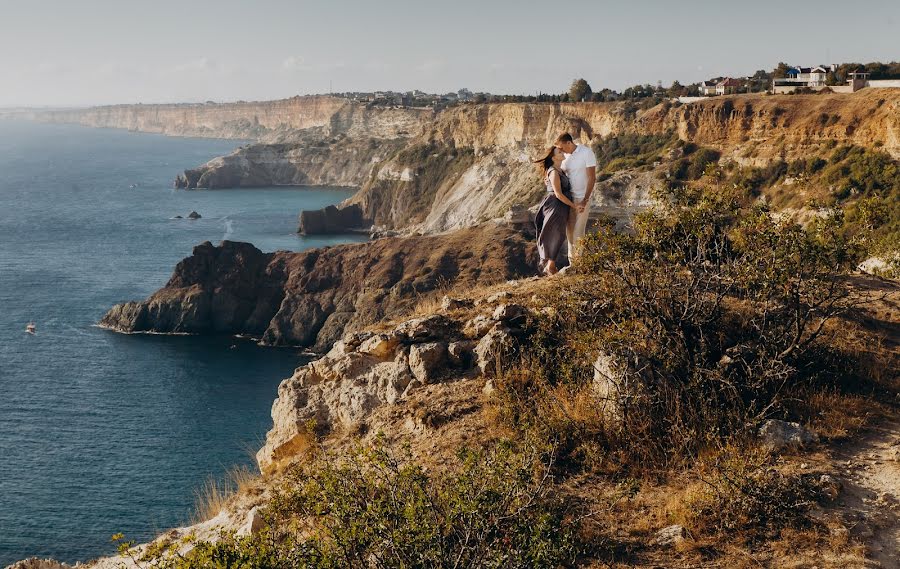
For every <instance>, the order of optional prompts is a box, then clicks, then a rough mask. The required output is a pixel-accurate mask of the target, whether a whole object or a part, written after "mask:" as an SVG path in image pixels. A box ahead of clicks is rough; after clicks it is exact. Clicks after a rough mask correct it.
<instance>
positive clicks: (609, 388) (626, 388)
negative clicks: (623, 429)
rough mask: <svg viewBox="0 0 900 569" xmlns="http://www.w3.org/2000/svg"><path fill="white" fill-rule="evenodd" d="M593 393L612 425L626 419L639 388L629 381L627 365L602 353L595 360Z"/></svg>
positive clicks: (612, 356)
mask: <svg viewBox="0 0 900 569" xmlns="http://www.w3.org/2000/svg"><path fill="white" fill-rule="evenodd" d="M591 391H592V392H593V395H594V397H595V398H596V399H597V401H598V404H599V406H600V410H601V413H602V414H603V416H604V417H605V418H606V419H607V420H608V421H610V423H612V424H619V423H621V422H622V420H623V419H624V418H625V414H626V413H627V410H628V407H629V406H630V405H632V404H633V403H634V400H635V399H636V398H637V397H638V395H639V393H638V386H637V385H636V384H633V383H629V381H628V367H627V363H625V362H623V361H621V360H620V359H619V358H617V357H616V356H614V355H612V354H607V353H601V354H599V355H598V356H597V359H596V360H594V380H593V382H592V383H591Z"/></svg>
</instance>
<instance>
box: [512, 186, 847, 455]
mask: <svg viewBox="0 0 900 569" xmlns="http://www.w3.org/2000/svg"><path fill="white" fill-rule="evenodd" d="M742 202H743V197H742V196H739V195H738V194H735V193H730V192H720V193H716V194H713V193H704V192H701V191H695V190H690V189H683V190H682V191H680V192H678V193H675V194H673V195H672V196H670V197H669V202H668V205H666V206H664V207H662V208H661V209H660V210H658V211H651V212H646V213H644V214H642V215H640V216H638V218H637V219H636V222H635V234H634V235H615V234H612V233H608V232H606V233H600V234H597V235H594V236H591V237H588V238H586V239H585V241H584V243H583V255H582V256H581V257H580V259H579V261H578V266H577V268H578V270H579V278H578V279H572V280H570V281H567V282H566V283H565V284H564V285H561V286H564V287H565V288H562V289H560V292H559V298H557V299H556V300H555V301H553V305H554V310H553V311H551V313H550V314H549V315H547V316H545V317H543V318H541V319H540V321H539V322H538V323H537V324H536V327H537V330H538V332H537V333H536V334H534V336H533V337H532V338H531V343H532V345H531V347H530V348H529V350H526V351H527V352H530V353H532V354H534V360H533V361H528V362H525V363H524V364H523V366H522V367H523V369H521V370H517V371H516V372H515V373H514V374H511V376H510V377H508V378H507V379H506V380H505V381H502V382H501V383H500V385H501V388H502V389H504V390H506V391H507V392H508V394H507V395H506V396H505V400H504V401H505V404H506V405H508V406H509V407H510V409H509V411H508V416H509V418H510V419H513V420H514V421H515V423H516V424H518V425H523V426H525V427H526V428H530V429H532V430H534V431H536V432H538V433H539V434H541V435H542V436H547V437H551V438H554V437H557V438H558V440H560V441H561V452H562V453H563V458H564V459H566V460H571V461H574V462H575V463H583V462H584V461H585V459H586V458H589V457H591V456H597V454H598V452H597V451H596V448H595V447H596V446H597V445H600V447H602V448H605V449H607V450H609V451H612V452H615V453H618V455H619V459H620V462H622V463H625V464H630V465H633V466H635V467H637V468H639V469H640V468H645V467H646V466H647V465H650V464H653V465H655V466H656V467H659V468H664V467H666V466H667V465H671V464H672V463H673V462H679V461H682V460H685V459H686V458H689V457H691V456H696V454H697V453H698V452H700V450H701V449H703V448H704V447H706V446H708V445H710V444H718V442H719V441H721V440H727V439H728V438H730V437H732V436H735V435H740V434H741V433H743V432H744V431H745V429H747V427H748V426H752V425H754V424H755V423H757V422H758V421H760V420H762V419H764V418H766V417H769V416H772V415H786V414H787V412H788V409H787V408H786V407H785V405H784V398H785V397H787V395H786V394H788V393H793V392H795V390H797V389H799V388H800V387H801V386H804V385H807V384H809V383H810V382H812V381H814V380H816V381H818V380H820V379H821V377H824V376H827V374H823V373H820V372H823V370H828V369H829V367H828V366H829V365H831V362H830V360H829V358H827V357H824V355H823V354H826V353H827V349H826V348H824V347H823V346H824V343H823V342H821V341H820V340H822V338H823V335H826V334H828V333H829V330H828V328H826V324H827V323H828V322H829V321H831V320H832V319H834V318H835V317H837V316H838V315H840V314H842V313H843V312H844V311H846V310H847V309H849V308H851V307H852V306H854V305H855V303H856V302H857V301H856V300H854V299H851V298H850V296H849V293H848V291H847V289H846V288H845V286H844V285H843V284H842V282H841V278H842V277H841V275H843V274H845V273H846V272H847V271H848V270H849V269H850V268H851V267H853V266H854V264H855V263H856V262H857V261H858V258H859V257H858V251H856V249H855V247H854V246H853V245H852V244H851V243H850V242H848V241H847V240H846V239H845V238H844V237H842V235H841V233H840V231H839V229H840V226H841V223H842V221H841V219H840V218H839V216H832V217H828V218H823V219H821V220H820V221H818V222H816V223H814V224H812V225H811V226H809V227H807V228H804V227H802V226H800V225H799V224H797V223H795V222H794V221H792V220H790V219H786V218H782V217H779V216H775V215H772V214H771V213H769V212H768V211H766V210H765V209H763V208H761V207H759V206H754V207H742V205H741V204H742ZM598 356H599V357H598ZM548 361H550V362H554V365H553V366H546V365H545V364H543V365H542V364H541V362H548ZM529 365H530V367H529ZM579 397H580V398H582V399H583V400H584V401H583V402H581V403H579V404H578V405H575V403H574V402H575V400H576V399H577V398H579ZM566 398H568V400H567V401H566V403H561V401H564V400H566ZM548 402H549V403H548ZM591 402H593V407H591ZM557 438H554V440H557ZM601 454H602V453H601Z"/></svg>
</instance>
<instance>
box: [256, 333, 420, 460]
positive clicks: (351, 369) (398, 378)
mask: <svg viewBox="0 0 900 569" xmlns="http://www.w3.org/2000/svg"><path fill="white" fill-rule="evenodd" d="M414 381H416V380H415V377H414V376H413V374H412V371H411V370H410V368H409V357H408V355H407V353H406V351H405V350H403V349H399V351H398V352H397V353H396V355H395V357H394V358H393V359H390V360H383V359H381V358H377V357H374V356H372V355H370V354H366V353H358V352H351V353H348V354H346V355H343V356H341V357H338V358H331V357H328V356H325V357H322V358H319V359H318V360H315V361H313V362H310V363H309V364H307V365H305V366H303V367H301V368H298V369H297V371H296V372H294V375H293V376H291V377H290V378H288V379H286V380H284V381H282V382H281V385H279V386H278V398H277V399H276V400H275V403H274V404H273V405H272V422H273V426H272V429H271V430H270V431H269V432H268V433H267V434H266V443H265V445H264V446H263V448H262V449H260V451H259V452H258V453H257V454H256V460H257V462H258V463H259V467H260V470H261V471H262V472H263V473H264V474H269V473H271V472H274V471H277V469H278V468H279V466H280V465H281V464H282V463H284V462H285V461H288V460H290V459H291V458H292V457H294V456H296V455H297V454H298V453H301V452H303V451H304V450H305V449H307V448H309V446H310V441H311V436H312V433H310V430H309V425H310V422H313V423H314V425H315V431H316V433H319V434H324V433H327V432H330V431H332V430H335V429H350V428H352V427H353V426H354V425H359V424H362V423H364V422H365V420H366V418H367V417H368V416H369V415H370V414H371V413H372V412H373V411H374V410H375V409H377V408H378V407H380V406H382V405H392V404H394V403H396V402H397V401H398V400H399V399H400V398H401V397H402V396H403V394H404V393H405V392H406V391H407V388H408V387H409V385H410V384H411V383H412V382H414Z"/></svg>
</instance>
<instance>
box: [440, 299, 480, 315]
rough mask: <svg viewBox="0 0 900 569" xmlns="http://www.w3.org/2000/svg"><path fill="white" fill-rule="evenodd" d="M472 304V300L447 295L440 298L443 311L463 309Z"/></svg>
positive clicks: (470, 306)
mask: <svg viewBox="0 0 900 569" xmlns="http://www.w3.org/2000/svg"><path fill="white" fill-rule="evenodd" d="M474 305H475V303H474V302H472V301H471V300H468V299H464V298H452V297H449V296H445V297H444V298H443V299H441V310H443V311H445V312H448V311H451V310H464V309H466V308H472V307H473V306H474Z"/></svg>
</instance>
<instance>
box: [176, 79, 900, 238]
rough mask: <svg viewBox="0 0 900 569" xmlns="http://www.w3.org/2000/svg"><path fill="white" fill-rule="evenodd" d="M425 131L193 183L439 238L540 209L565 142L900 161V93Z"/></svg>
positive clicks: (574, 109)
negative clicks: (309, 192)
mask: <svg viewBox="0 0 900 569" xmlns="http://www.w3.org/2000/svg"><path fill="white" fill-rule="evenodd" d="M365 112H366V111H363V110H360V109H359V108H356V107H348V108H347V109H344V110H342V111H341V113H337V114H336V115H335V119H334V121H333V122H334V124H335V125H339V124H340V125H343V124H344V123H345V122H346V123H349V124H353V123H354V121H356V122H355V124H364V123H365V120H364V119H362V118H359V116H360V115H363V116H364V115H365ZM343 117H348V118H343ZM354 117H355V118H354ZM420 126H422V130H421V134H419V135H410V136H409V137H398V138H393V139H379V138H370V139H366V140H362V139H359V140H357V139H356V138H354V137H353V136H349V135H348V136H347V137H346V138H344V139H341V140H337V141H335V142H327V141H326V139H325V137H324V136H319V138H318V139H317V140H318V142H313V141H312V140H313V139H309V140H306V141H304V142H298V143H295V144H294V145H287V146H281V147H249V148H246V149H242V150H239V151H237V152H236V153H235V154H233V155H231V156H229V157H226V158H224V159H216V160H214V161H212V162H210V163H208V164H206V165H204V166H203V167H202V168H201V169H200V170H198V172H200V173H198V174H195V175H194V178H195V179H197V180H199V179H200V178H203V181H200V182H198V183H197V185H198V186H200V187H226V186H230V185H259V184H260V183H261V182H264V183H266V184H268V183H285V184H291V183H314V184H326V183H335V182H339V183H341V184H342V185H349V186H356V187H359V188H360V191H359V193H358V194H357V195H356V196H354V197H353V198H352V199H351V200H350V202H351V203H356V204H359V205H360V206H361V207H362V208H363V211H364V213H365V216H366V217H367V218H368V219H372V220H373V221H374V223H375V224H376V225H379V226H384V227H387V228H392V229H398V228H407V229H409V228H412V229H416V230H420V231H426V232H439V231H447V230H452V229H458V228H461V227H468V226H471V225H473V224H477V223H480V222H483V221H485V220H487V219H492V218H496V217H499V216H502V215H503V214H504V213H505V212H506V211H507V210H508V209H509V208H510V207H511V206H512V205H514V204H516V203H523V204H527V205H531V204H533V203H536V202H537V200H538V199H539V197H540V195H541V193H542V191H543V189H542V188H541V184H540V182H539V180H538V178H537V175H536V174H535V172H534V166H533V165H532V164H531V159H532V158H533V157H535V156H537V155H539V154H540V153H541V152H542V151H543V150H544V149H545V148H546V147H547V146H548V145H549V144H550V143H551V142H552V141H553V139H554V138H555V136H556V135H557V134H558V133H559V132H563V131H568V132H571V133H572V134H573V135H575V136H576V137H579V138H580V139H581V140H582V141H591V140H597V139H598V138H600V137H605V136H609V135H616V134H622V133H635V134H665V133H672V132H674V133H676V134H677V136H678V137H679V138H681V139H682V140H685V141H690V142H694V143H697V144H700V145H703V146H707V147H711V148H714V149H716V150H719V151H720V152H722V154H723V157H724V158H725V159H732V160H735V161H737V162H739V163H741V164H751V165H765V164H767V163H768V162H770V161H771V160H774V159H787V160H792V159H794V158H800V157H808V156H810V155H818V154H819V153H820V149H821V145H822V144H824V143H829V142H830V141H838V142H840V143H852V144H858V145H861V146H867V147H876V146H877V147H880V148H882V149H883V150H885V151H887V152H890V153H892V154H893V155H895V156H898V157H900V93H898V92H897V91H891V90H886V89H879V90H877V89H870V90H864V91H860V92H858V93H855V94H852V95H851V94H830V95H792V96H764V95H757V96H749V97H746V96H732V97H716V98H712V99H709V100H705V101H700V102H696V103H692V104H688V105H673V104H668V103H666V104H662V105H658V106H656V107H653V108H651V109H647V110H639V109H637V108H635V107H634V106H633V105H630V104H628V103H593V104H588V103H584V104H512V103H511V104H490V105H461V106H457V107H452V108H449V109H447V110H444V111H442V112H440V113H437V114H436V115H434V116H433V117H432V118H430V119H429V120H428V121H427V123H424V124H421V125H420ZM347 128H349V127H344V126H340V127H338V126H336V127H335V128H334V130H341V129H344V130H347ZM351 130H352V129H351ZM347 131H348V132H349V130H347ZM398 132H400V131H399V129H398ZM403 132H412V131H403ZM189 173H190V171H189V172H188V173H186V174H189ZM626 175H628V176H631V178H636V177H640V176H637V173H626ZM647 182H649V180H646V179H644V180H642V182H641V183H640V184H637V185H633V184H630V182H629V183H625V184H624V186H623V179H622V178H620V179H619V180H618V186H619V188H618V190H617V191H616V192H612V194H615V195H618V196H624V197H622V198H615V197H611V195H604V193H603V192H600V191H598V192H595V194H594V197H595V203H594V205H595V207H597V208H598V209H599V210H601V211H604V212H606V213H612V214H613V215H618V214H619V213H621V212H627V211H631V210H632V209H634V208H635V207H639V206H640V204H645V203H647V202H648V201H649V193H648V191H649V189H651V187H652V184H649V185H648V183H647ZM204 184H206V185H205V186H204ZM187 185H190V184H189V183H188V184H187ZM601 189H602V188H601Z"/></svg>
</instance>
